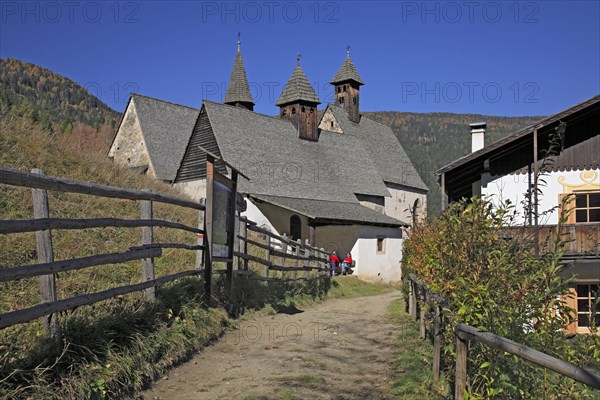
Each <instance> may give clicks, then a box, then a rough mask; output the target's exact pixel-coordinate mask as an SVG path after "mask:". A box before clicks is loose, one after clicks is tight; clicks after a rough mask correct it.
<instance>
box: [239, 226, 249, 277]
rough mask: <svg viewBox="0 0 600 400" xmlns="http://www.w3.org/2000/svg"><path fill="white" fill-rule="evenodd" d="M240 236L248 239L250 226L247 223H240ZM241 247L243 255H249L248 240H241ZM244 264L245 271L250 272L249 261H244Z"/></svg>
mask: <svg viewBox="0 0 600 400" xmlns="http://www.w3.org/2000/svg"><path fill="white" fill-rule="evenodd" d="M240 234H241V236H243V237H244V239H248V225H247V223H246V222H245V221H240ZM240 240H241V239H240ZM240 245H241V246H240V248H241V249H243V253H244V254H248V242H247V241H246V240H241V243H240ZM243 263H244V271H248V260H247V259H244V261H243Z"/></svg>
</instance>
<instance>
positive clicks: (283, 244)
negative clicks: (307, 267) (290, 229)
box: [279, 233, 288, 279]
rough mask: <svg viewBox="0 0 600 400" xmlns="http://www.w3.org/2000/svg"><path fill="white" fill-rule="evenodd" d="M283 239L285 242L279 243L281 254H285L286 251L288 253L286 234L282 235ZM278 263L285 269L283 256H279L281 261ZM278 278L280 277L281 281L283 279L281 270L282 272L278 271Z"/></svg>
mask: <svg viewBox="0 0 600 400" xmlns="http://www.w3.org/2000/svg"><path fill="white" fill-rule="evenodd" d="M283 238H284V239H286V240H282V241H281V252H282V253H283V254H287V251H288V244H287V234H285V233H284V234H283ZM280 261H281V266H282V267H285V257H284V256H281V260H280ZM279 277H280V278H281V279H283V278H284V274H283V270H282V271H279Z"/></svg>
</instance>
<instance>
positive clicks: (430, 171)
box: [364, 111, 543, 217]
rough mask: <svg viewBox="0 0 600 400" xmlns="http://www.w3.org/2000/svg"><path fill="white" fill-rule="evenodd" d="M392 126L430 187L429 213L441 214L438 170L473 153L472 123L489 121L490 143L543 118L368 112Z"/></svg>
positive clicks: (487, 134)
mask: <svg viewBox="0 0 600 400" xmlns="http://www.w3.org/2000/svg"><path fill="white" fill-rule="evenodd" d="M364 114H365V115H366V116H367V117H369V118H372V119H374V120H376V121H378V122H380V123H382V124H385V125H388V126H390V127H391V128H392V130H393V131H394V133H395V134H396V136H397V137H398V140H399V141H400V143H401V144H402V146H403V147H404V149H405V150H406V153H407V154H408V156H409V157H410V159H411V161H412V163H413V164H414V166H415V168H416V169H417V171H418V172H419V174H420V175H421V178H422V179H423V181H424V182H425V184H427V186H428V187H429V195H428V196H427V202H428V205H427V208H428V215H429V216H430V217H431V216H437V215H439V214H440V189H439V185H438V183H437V178H436V176H435V171H436V170H438V169H439V168H441V167H443V166H444V165H446V164H449V163H451V162H452V161H454V160H456V159H457V158H459V157H462V156H464V155H466V154H468V153H470V152H471V135H470V131H469V124H470V123H472V122H477V121H487V124H488V125H487V131H486V137H485V143H486V144H490V143H492V142H495V141H497V140H499V139H502V138H503V137H506V136H508V135H510V134H512V133H515V132H517V131H519V130H520V129H523V128H525V127H526V126H529V125H531V124H533V123H535V122H536V121H538V120H540V119H541V118H543V117H498V116H489V115H479V114H451V113H408V112H397V111H380V112H367V113H364Z"/></svg>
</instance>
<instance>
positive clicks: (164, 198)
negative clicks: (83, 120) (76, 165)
mask: <svg viewBox="0 0 600 400" xmlns="http://www.w3.org/2000/svg"><path fill="white" fill-rule="evenodd" d="M0 183H4V184H7V185H14V186H25V187H30V188H36V189H46V190H54V191H57V192H69V193H82V194H90V195H94V196H101V197H112V198H118V199H129V200H152V201H158V202H160V203H167V204H173V205H176V206H181V207H188V208H194V209H197V210H203V209H204V206H203V205H201V204H199V203H196V202H193V201H190V200H185V199H180V198H177V197H174V196H168V195H163V194H159V193H154V192H144V191H141V190H135V189H125V188H120V187H114V186H105V185H98V184H95V183H90V182H85V181H77V180H72V179H66V178H59V177H55V176H45V175H43V176H40V175H38V174H36V173H34V172H27V171H21V170H17V169H12V168H6V167H0Z"/></svg>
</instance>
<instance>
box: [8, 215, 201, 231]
mask: <svg viewBox="0 0 600 400" xmlns="http://www.w3.org/2000/svg"><path fill="white" fill-rule="evenodd" d="M142 226H161V227H164V228H173V229H181V230H183V231H188V232H194V233H204V231H203V230H202V229H198V228H193V227H191V226H187V225H184V224H180V223H177V222H171V221H164V220H160V219H153V220H146V219H134V220H131V219H118V218H83V219H69V218H40V219H23V220H7V221H0V234H6V233H23V232H35V231H40V230H47V229H88V228H106V227H122V228H139V227H142Z"/></svg>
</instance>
